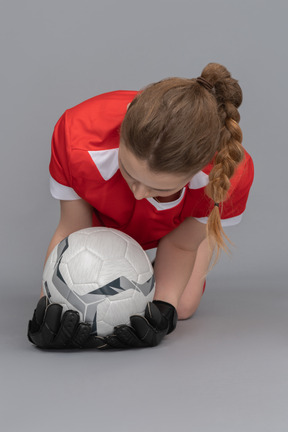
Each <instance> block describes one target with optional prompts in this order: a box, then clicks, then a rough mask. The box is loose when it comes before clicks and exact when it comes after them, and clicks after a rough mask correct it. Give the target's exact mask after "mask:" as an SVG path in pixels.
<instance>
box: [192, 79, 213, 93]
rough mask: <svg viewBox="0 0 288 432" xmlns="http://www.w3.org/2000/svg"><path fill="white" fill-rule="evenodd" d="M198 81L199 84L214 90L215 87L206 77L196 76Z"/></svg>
mask: <svg viewBox="0 0 288 432" xmlns="http://www.w3.org/2000/svg"><path fill="white" fill-rule="evenodd" d="M196 81H197V82H198V84H200V85H202V86H203V87H205V89H206V90H209V91H210V90H212V89H213V87H214V86H213V85H212V84H210V83H209V81H207V80H206V79H205V78H202V77H201V76H200V77H198V78H196Z"/></svg>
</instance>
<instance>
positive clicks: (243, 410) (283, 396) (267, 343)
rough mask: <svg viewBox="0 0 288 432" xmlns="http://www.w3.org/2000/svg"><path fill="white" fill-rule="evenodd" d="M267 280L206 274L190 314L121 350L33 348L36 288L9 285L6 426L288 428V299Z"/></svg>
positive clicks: (4, 342)
mask: <svg viewBox="0 0 288 432" xmlns="http://www.w3.org/2000/svg"><path fill="white" fill-rule="evenodd" d="M271 283H272V280H271V281H268V280H267V279H266V282H264V281H262V283H261V281H260V280H259V279H258V280H257V281H256V280H253V279H251V280H248V279H247V280H246V281H243V280H239V281H238V282H237V281H236V283H235V280H234V281H232V280H230V281H229V280H226V281H225V282H223V280H221V279H219V278H218V277H217V275H216V276H214V277H212V276H211V277H210V278H209V282H208V287H207V292H206V293H205V295H204V297H203V299H202V302H201V305H200V308H199V309H198V312H197V313H196V315H195V316H194V317H193V318H192V319H190V320H188V321H185V322H184V321H182V322H180V323H179V325H178V327H177V330H176V331H175V332H174V333H173V334H171V335H170V336H167V337H166V339H165V340H164V342H163V343H162V344H161V345H160V346H158V347H156V348H153V349H146V350H133V351H119V352H115V351H114V352H98V351H96V352H94V351H85V352H84V351H82V352H81V351H79V352H57V351H49V352H47V351H41V350H38V349H37V348H34V347H33V346H32V345H30V344H29V342H28V341H27V340H26V338H25V332H26V321H27V320H28V319H29V318H30V315H31V304H33V302H34V300H35V299H34V296H33V297H32V296H30V295H28V296H27V294H25V293H24V292H23V294H22V295H21V298H20V299H19V300H20V301H19V302H18V303H16V304H15V297H14V296H12V295H10V294H9V293H5V294H4V295H3V301H2V302H1V315H0V320H1V327H0V328H1V330H0V336H1V390H0V391H1V408H0V409H1V423H2V425H5V426H6V428H7V429H6V428H5V429H2V430H10V431H13V432H14V431H18V430H21V431H23V432H24V431H25V432H26V431H32V432H34V431H38V430H41V431H43V432H46V431H51V430H64V431H65V430H69V431H71V432H73V431H79V430H80V428H81V430H85V429H86V428H89V429H90V428H91V427H93V429H94V428H95V429H94V430H100V431H103V432H105V431H109V432H110V431H119V432H120V431H121V432H122V431H123V432H124V431H125V432H130V431H131V432H132V431H139V432H142V431H143V432H144V431H147V430H151V431H155V430H165V431H167V432H170V431H171V432H172V431H173V432H174V431H175V430H196V431H201V432H202V431H203V432H206V431H207V432H208V431H209V432H210V431H215V432H216V431H219V432H220V431H221V432H224V431H227V432H228V431H229V432H230V431H232V432H238V431H239V432H243V431H245V432H250V431H251V432H258V431H259V432H260V431H261V432H266V431H267V432H272V431H273V432H280V431H281V432H287V429H288V416H287V384H288V383H287V380H288V378H287V354H288V341H287V318H286V317H287V306H288V305H287V303H288V298H287V294H285V290H286V287H285V286H284V284H282V283H280V282H278V283H277V284H275V281H274V282H273V290H271ZM15 308H16V309H15ZM17 309H18V310H17ZM20 309H21V311H22V312H21V313H20ZM19 329H21V330H20V331H19Z"/></svg>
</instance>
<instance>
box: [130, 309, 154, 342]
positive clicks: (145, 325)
mask: <svg viewBox="0 0 288 432" xmlns="http://www.w3.org/2000/svg"><path fill="white" fill-rule="evenodd" d="M130 322H131V326H132V327H133V329H134V330H135V333H136V334H137V335H138V337H139V339H141V340H145V341H146V339H147V335H148V334H149V333H151V332H153V333H154V332H155V331H156V330H155V329H154V328H153V327H152V325H151V324H150V322H149V321H148V320H147V319H146V318H145V317H142V316H140V315H133V316H131V317H130Z"/></svg>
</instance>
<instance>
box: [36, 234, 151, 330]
mask: <svg viewBox="0 0 288 432" xmlns="http://www.w3.org/2000/svg"><path fill="white" fill-rule="evenodd" d="M43 290H44V293H45V295H46V296H47V297H48V298H49V300H50V302H51V303H60V304H61V305H62V306H63V311H65V310H68V309H72V310H77V311H78V312H79V314H80V320H81V321H83V322H86V323H89V324H91V326H92V333H94V334H97V335H99V336H106V335H108V334H111V333H112V332H113V328H114V326H116V325H119V324H128V325H129V323H130V320H129V317H130V316H131V315H134V314H140V315H144V311H145V307H146V305H147V303H148V302H149V301H152V300H153V297H154V292H155V280H154V275H153V267H152V265H151V263H150V261H149V259H148V256H147V255H146V253H145V252H144V250H143V249H142V247H141V246H140V245H139V243H137V242H136V241H135V240H134V239H132V238H131V237H130V236H128V235H127V234H124V233H122V232H121V231H118V230H115V229H112V228H105V227H95V228H86V229H83V230H80V231H77V232H74V233H73V234H70V235H69V236H68V237H66V238H65V239H64V240H62V241H61V242H60V243H59V244H58V245H57V246H56V247H55V248H54V249H53V251H52V252H51V254H50V256H49V257H48V260H47V262H46V264H45V267H44V272H43Z"/></svg>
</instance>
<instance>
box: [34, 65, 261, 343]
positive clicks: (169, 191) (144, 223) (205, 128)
mask: <svg viewBox="0 0 288 432" xmlns="http://www.w3.org/2000/svg"><path fill="white" fill-rule="evenodd" d="M241 102H242V91H241V88H240V86H239V84H238V82H237V81H236V80H235V79H233V78H232V77H231V75H230V73H229V72H228V71H227V69H226V68H225V67H224V66H222V65H219V64H216V63H210V64H208V65H207V66H206V67H205V68H204V70H203V71H202V74H201V76H200V77H198V78H196V79H194V78H193V79H183V78H168V79H164V80H163V81H160V82H157V83H154V84H151V85H149V86H148V87H146V88H144V90H142V91H140V92H134V91H115V92H111V93H106V94H102V95H99V96H96V97H94V98H92V99H89V100H87V101H85V102H83V103H81V104H79V105H77V106H76V107H74V108H71V109H69V110H67V111H66V112H65V113H64V114H63V115H62V117H61V118H60V120H59V121H58V123H57V124H56V126H55V130H54V133H53V138H52V155H51V162H50V174H51V178H50V186H51V193H52V195H53V196H54V197H55V198H56V199H58V200H60V206H61V216H60V222H59V225H58V227H57V229H56V231H55V234H54V236H53V238H52V240H51V243H50V245H49V248H48V252H47V257H48V255H49V254H50V252H51V251H52V249H53V248H54V247H55V245H56V244H57V243H59V242H60V241H61V240H63V238H65V237H66V236H68V235H69V234H71V233H72V232H75V231H77V230H79V229H83V228H87V227H91V226H105V227H110V228H115V229H118V230H120V231H123V232H125V233H127V234H128V235H130V236H131V237H133V238H134V239H135V240H137V241H138V242H139V243H140V244H141V245H142V247H143V248H144V249H145V250H146V251H147V253H148V254H149V255H150V256H151V259H152V260H154V258H155V263H154V270H155V278H156V292H155V298H154V301H153V302H152V303H149V304H148V306H147V308H146V312H145V317H140V316H133V317H131V326H126V325H122V326H118V327H116V328H115V329H114V332H113V334H111V335H109V336H107V337H102V338H101V337H98V336H95V335H93V334H91V328H90V326H89V325H88V324H86V323H81V322H79V315H78V313H77V312H75V311H71V310H69V311H67V312H65V314H62V307H61V305H59V304H51V305H49V302H48V299H47V297H45V296H43V293H42V297H41V298H40V301H39V303H38V305H37V307H36V309H35V312H34V316H33V318H32V320H31V321H30V322H29V329H28V337H29V340H30V341H31V342H32V343H34V344H36V345H37V346H39V347H43V348H65V347H66V348H67V347H68V348H71V347H77V348H92V347H96V348H101V349H105V348H111V347H112V348H129V347H146V346H155V345H157V344H159V343H160V341H161V340H162V338H163V337H164V336H165V335H166V334H168V333H169V332H171V331H173V330H174V329H175V327H176V323H177V319H186V318H188V317H190V316H191V315H193V313H194V312H195V311H196V309H197V307H198V305H199V303H200V300H201V296H202V294H203V291H204V288H205V276H206V274H207V272H208V269H209V264H210V261H211V258H212V255H213V252H215V253H216V257H217V256H218V253H219V252H220V251H221V250H222V249H224V250H225V249H226V248H227V244H226V241H225V240H226V239H225V237H226V236H225V234H224V231H223V227H225V226H231V225H235V224H237V223H239V222H240V221H241V218H242V215H243V212H244V211H245V207H246V202H247V198H248V194H249V189H250V187H251V184H252V181H253V163H252V160H251V157H250V156H249V154H248V153H247V152H246V150H244V148H243V147H242V132H241V129H240V127H239V124H238V123H239V120H240V116H239V112H238V107H239V106H240V104H241ZM155 251H156V257H155ZM153 253H154V257H153Z"/></svg>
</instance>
